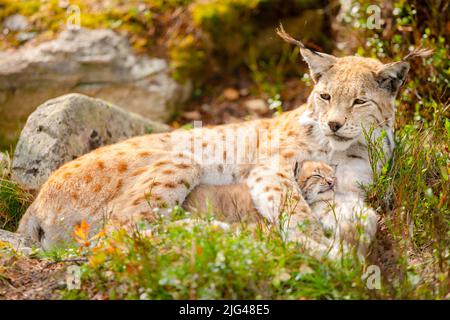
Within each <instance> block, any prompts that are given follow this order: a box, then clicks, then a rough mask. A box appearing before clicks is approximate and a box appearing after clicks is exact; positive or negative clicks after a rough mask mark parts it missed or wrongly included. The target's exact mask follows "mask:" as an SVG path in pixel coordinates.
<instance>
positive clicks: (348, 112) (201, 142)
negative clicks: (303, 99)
mask: <svg viewBox="0 0 450 320" xmlns="http://www.w3.org/2000/svg"><path fill="white" fill-rule="evenodd" d="M278 34H279V35H280V36H281V37H282V38H283V39H285V40H286V41H288V42H290V43H294V44H296V45H298V46H299V47H300V52H301V54H302V56H303V58H304V59H305V61H306V62H307V64H308V66H309V68H310V72H311V76H312V79H313V80H314V82H315V87H314V90H313V91H312V93H311V95H310V96H309V98H308V102H307V104H306V105H305V106H303V107H300V108H298V109H296V110H293V111H291V112H286V113H284V114H282V115H281V116H279V117H276V118H273V119H261V120H255V121H249V122H243V123H240V124H230V125H224V126H217V127H213V128H197V129H193V130H189V131H185V130H177V131H174V132H171V133H165V134H154V135H146V136H141V137H136V138H132V139H129V140H126V141H123V142H120V143H117V144H114V145H110V146H106V147H102V148H100V149H97V150H95V151H93V152H91V153H88V154H86V155H83V156H81V157H79V158H78V159H75V160H73V161H71V162H69V163H66V164H65V165H63V166H62V167H60V168H59V169H58V170H56V171H55V172H54V173H53V174H52V175H51V176H50V177H49V179H48V180H47V182H46V183H45V184H44V185H43V186H42V188H41V190H40V192H39V194H38V196H37V198H36V200H35V201H34V202H33V204H32V205H31V206H30V208H29V209H28V210H27V212H26V213H25V215H24V217H23V218H22V221H21V223H20V226H19V232H21V233H23V234H25V235H29V236H31V237H32V238H33V239H35V240H37V241H40V242H41V243H42V245H43V246H44V248H48V247H50V246H51V245H53V244H55V243H58V242H59V241H61V240H64V238H66V239H67V237H70V231H71V230H72V229H73V227H74V226H75V225H76V224H78V223H80V221H81V220H82V219H87V220H88V221H89V222H90V223H91V224H92V225H94V226H98V225H99V224H100V222H101V221H102V220H103V218H104V216H105V215H106V216H108V217H110V219H111V221H112V222H117V223H121V222H122V221H129V220H130V218H131V219H132V220H138V219H151V218H152V216H153V214H152V208H153V207H155V206H158V207H161V208H170V207H172V206H174V205H176V204H182V203H183V201H184V200H185V198H186V196H187V195H188V194H189V193H190V192H191V190H192V189H193V188H194V187H195V186H197V185H199V184H201V183H209V184H218V185H220V184H231V183H240V182H245V183H246V184H247V186H248V188H249V190H250V194H251V197H252V200H253V203H254V205H255V207H256V209H257V210H258V212H259V213H260V214H261V215H262V216H263V217H265V218H266V219H267V220H268V221H271V222H273V223H276V222H277V221H278V219H279V216H280V214H281V213H282V212H281V211H282V208H281V206H280V204H281V203H282V202H283V201H282V199H284V198H286V197H290V198H291V199H293V200H294V201H296V202H297V204H296V206H295V208H294V210H293V211H292V212H290V215H291V216H290V219H289V224H288V225H287V226H286V228H287V229H286V231H287V234H288V236H289V237H291V238H293V239H295V238H296V234H297V232H298V231H297V230H298V229H297V224H298V223H301V222H302V221H303V220H304V219H305V217H309V216H310V215H311V210H310V208H309V206H308V205H307V203H306V202H305V200H304V199H303V197H302V195H301V191H300V189H299V187H298V185H297V183H296V181H295V178H294V173H293V172H294V167H295V164H296V163H298V162H301V161H303V160H328V162H331V163H335V164H337V165H338V167H337V172H336V173H337V176H338V181H342V183H340V184H339V185H338V190H337V192H341V193H343V194H354V195H356V196H355V197H356V199H358V201H360V199H362V197H361V196H360V190H359V185H358V183H359V182H364V183H367V182H370V180H371V170H370V165H369V160H368V155H367V147H366V143H365V139H364V134H363V128H369V127H371V126H372V127H375V128H376V130H377V132H379V131H380V130H382V129H385V130H386V131H387V132H388V135H387V139H386V151H387V154H389V153H390V151H391V150H392V148H393V140H392V126H393V123H394V115H395V107H394V98H395V96H396V94H397V91H398V89H399V87H400V86H401V84H402V83H403V82H404V81H405V77H406V73H407V71H408V69H409V64H408V62H407V61H399V62H394V63H388V64H383V63H381V62H380V61H378V60H375V59H369V58H363V57H356V56H347V57H342V58H337V57H334V56H332V55H328V54H324V53H319V52H315V51H312V50H309V49H307V48H306V47H304V46H303V44H302V43H301V42H299V41H297V40H294V39H293V38H291V37H290V36H288V35H287V34H286V33H285V32H284V30H283V29H282V28H281V29H280V30H279V31H278ZM423 54H424V52H423V51H419V52H415V53H414V54H412V55H410V56H409V57H411V56H414V55H423ZM409 57H408V58H409ZM239 150H241V151H243V152H242V153H241V154H238V152H237V151H239ZM340 176H341V177H342V178H341V177H340ZM361 201H362V200H361ZM373 214H374V213H373ZM345 219H347V220H348V219H350V220H351V219H357V217H356V216H354V215H351V214H350V215H348V216H346V217H345ZM375 220H376V219H375ZM368 221H373V219H368ZM372 224H373V223H372ZM366 227H367V228H368V229H370V230H371V229H373V226H372V225H371V226H366ZM63 230H65V231H64V232H63ZM93 230H95V228H93ZM370 236H372V234H371V235H370ZM318 241H320V239H319V240H318Z"/></svg>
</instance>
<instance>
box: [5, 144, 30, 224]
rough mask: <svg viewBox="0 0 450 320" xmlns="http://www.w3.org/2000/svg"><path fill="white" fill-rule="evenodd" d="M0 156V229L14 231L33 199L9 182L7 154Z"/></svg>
mask: <svg viewBox="0 0 450 320" xmlns="http://www.w3.org/2000/svg"><path fill="white" fill-rule="evenodd" d="M2 155H3V156H2V158H1V159H3V161H0V229H6V230H10V231H15V230H16V229H17V226H18V224H19V221H20V218H21V217H22V215H23V214H24V213H25V211H26V209H27V208H28V206H29V205H30V204H31V201H32V199H33V197H32V195H31V194H29V193H28V192H26V191H25V190H23V189H22V188H21V187H20V186H19V185H18V184H17V183H15V182H14V181H12V180H11V160H10V157H9V154H8V153H2Z"/></svg>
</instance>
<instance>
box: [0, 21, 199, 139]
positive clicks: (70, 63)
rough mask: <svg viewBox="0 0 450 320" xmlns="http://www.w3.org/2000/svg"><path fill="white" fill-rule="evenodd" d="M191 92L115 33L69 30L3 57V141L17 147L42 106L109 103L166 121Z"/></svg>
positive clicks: (157, 61)
mask: <svg viewBox="0 0 450 320" xmlns="http://www.w3.org/2000/svg"><path fill="white" fill-rule="evenodd" d="M190 87H191V86H190V84H189V83H186V84H184V85H181V84H179V83H177V82H176V81H175V80H173V79H172V78H171V76H170V69H169V67H168V64H167V62H166V61H165V60H163V59H156V58H150V57H147V56H137V55H135V54H134V53H133V52H132V49H131V48H130V46H129V43H128V41H127V40H126V38H124V37H122V36H120V35H118V34H116V33H115V32H114V31H112V30H106V29H105V30H103V29H98V30H90V29H84V28H81V29H74V30H65V31H63V32H62V33H60V34H59V36H58V38H56V39H54V40H51V41H48V42H44V43H41V44H39V45H37V46H31V45H25V46H23V47H22V48H20V49H18V50H16V51H6V52H0V128H2V131H1V132H0V141H2V140H3V141H9V142H10V143H11V142H12V140H13V138H14V134H15V132H18V131H19V129H20V126H21V125H23V123H24V122H25V121H26V119H27V117H28V116H29V114H30V113H31V112H32V111H33V110H34V109H35V108H36V107H37V106H38V105H40V104H41V103H43V102H45V101H47V100H48V99H51V98H55V97H58V96H61V95H63V94H66V93H71V92H76V93H82V94H86V95H89V96H94V97H96V98H100V99H107V100H108V101H111V102H112V103H115V104H117V105H120V106H122V107H123V108H125V109H126V110H128V111H132V112H136V113H138V114H140V115H142V116H144V117H146V118H149V119H152V120H157V121H164V120H167V119H168V118H169V117H170V116H171V115H172V114H173V112H174V111H175V110H176V108H177V107H179V106H180V104H181V103H182V102H184V101H185V100H186V99H187V98H188V97H189V95H190V90H191V89H190ZM2 136H3V137H2ZM3 143H4V144H5V142H3Z"/></svg>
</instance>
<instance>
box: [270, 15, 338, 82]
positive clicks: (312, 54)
mask: <svg viewBox="0 0 450 320" xmlns="http://www.w3.org/2000/svg"><path fill="white" fill-rule="evenodd" d="M277 34H278V35H279V36H280V37H281V38H282V39H283V40H284V41H286V42H287V43H290V44H293V45H295V46H297V47H299V48H300V53H301V55H302V57H303V59H304V60H305V61H306V63H307V64H308V66H309V70H310V73H311V77H312V79H313V80H314V82H317V81H319V79H320V77H321V76H322V74H323V73H324V72H326V71H327V70H328V69H330V68H331V67H332V66H333V64H334V63H335V62H336V59H337V58H336V57H335V56H332V55H329V54H326V53H321V52H317V51H314V50H311V49H308V48H307V47H305V45H304V44H303V42H301V41H299V40H296V39H294V38H293V37H291V36H290V35H289V34H288V33H287V32H286V31H284V28H283V25H282V24H281V23H280V26H279V27H278V28H277Z"/></svg>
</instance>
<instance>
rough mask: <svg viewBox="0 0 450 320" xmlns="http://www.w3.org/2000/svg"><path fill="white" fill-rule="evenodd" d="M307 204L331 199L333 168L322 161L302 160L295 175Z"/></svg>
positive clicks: (333, 183)
mask: <svg viewBox="0 0 450 320" xmlns="http://www.w3.org/2000/svg"><path fill="white" fill-rule="evenodd" d="M297 182H298V185H299V186H300V189H301V190H302V193H303V197H304V198H305V201H306V202H307V203H308V204H313V203H314V202H317V201H327V200H332V199H333V195H334V186H335V184H336V178H335V175H334V169H333V168H332V167H330V166H329V165H327V164H326V163H325V162H322V161H303V162H302V163H301V166H300V172H299V174H298V177H297Z"/></svg>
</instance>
